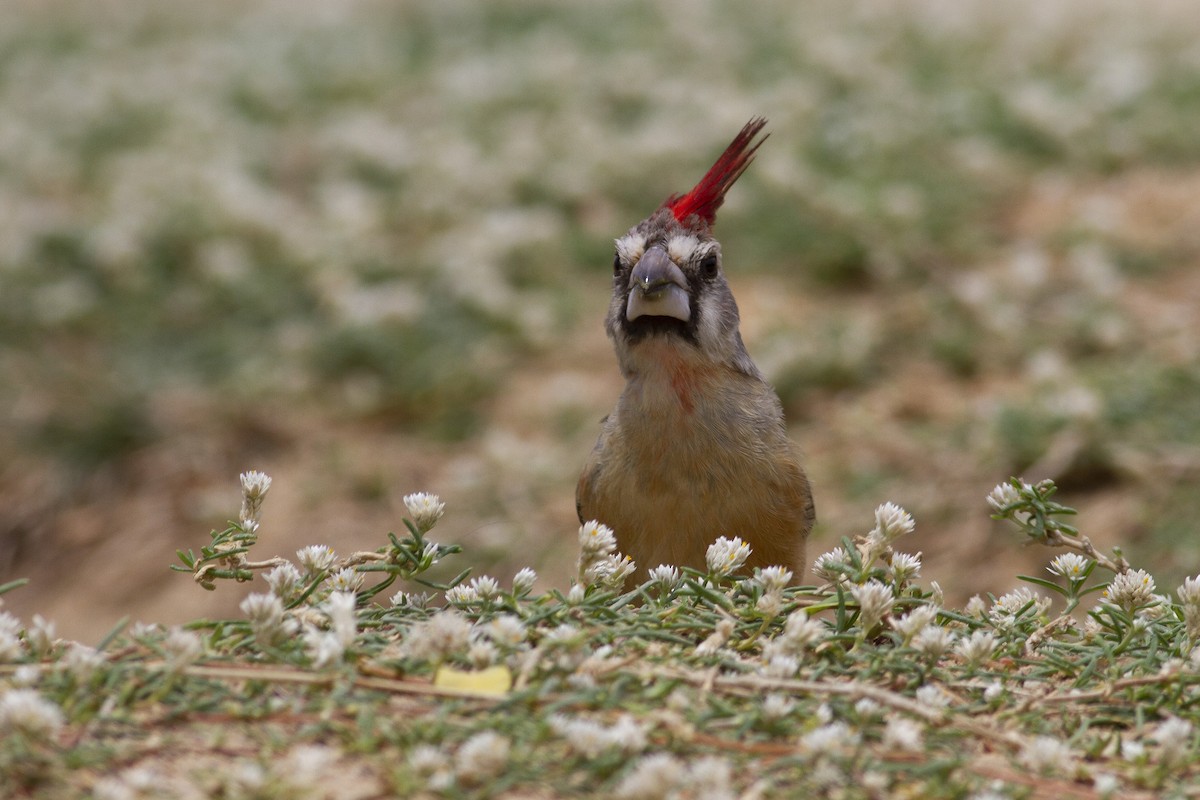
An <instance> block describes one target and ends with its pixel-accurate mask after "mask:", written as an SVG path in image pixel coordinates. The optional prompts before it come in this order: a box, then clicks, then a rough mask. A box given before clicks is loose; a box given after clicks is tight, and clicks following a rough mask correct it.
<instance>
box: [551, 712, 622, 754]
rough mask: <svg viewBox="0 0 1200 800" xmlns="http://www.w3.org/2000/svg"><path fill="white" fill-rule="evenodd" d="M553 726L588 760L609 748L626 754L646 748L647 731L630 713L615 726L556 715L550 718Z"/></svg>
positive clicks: (620, 718) (619, 719) (618, 720)
mask: <svg viewBox="0 0 1200 800" xmlns="http://www.w3.org/2000/svg"><path fill="white" fill-rule="evenodd" d="M550 727H551V728H552V729H553V730H554V732H555V733H557V734H558V735H559V736H562V737H563V738H564V739H566V740H567V744H569V745H570V746H571V749H572V750H574V751H576V752H577V753H579V754H580V755H583V756H586V757H588V758H595V757H596V756H598V755H600V754H601V753H602V752H604V751H605V750H609V749H613V750H621V751H623V752H626V753H639V752H641V751H642V750H644V749H646V728H645V726H644V725H643V724H642V723H640V722H638V721H637V720H636V719H635V718H634V717H632V716H631V715H629V714H622V715H621V716H620V717H618V718H617V721H616V722H615V723H614V724H613V725H611V726H607V725H604V724H602V723H599V722H596V721H594V720H590V719H584V718H578V717H574V718H573V717H568V716H566V715H565V714H555V715H553V716H552V717H551V718H550Z"/></svg>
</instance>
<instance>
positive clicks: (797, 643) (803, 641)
mask: <svg viewBox="0 0 1200 800" xmlns="http://www.w3.org/2000/svg"><path fill="white" fill-rule="evenodd" d="M823 638H825V625H824V624H823V623H821V622H819V621H818V620H815V619H813V618H812V617H810V616H809V615H808V614H807V613H805V612H804V611H803V610H797V611H793V612H792V613H791V614H788V618H787V622H785V623H784V624H783V633H781V634H780V635H779V636H778V637H777V638H776V639H775V641H776V642H778V643H779V644H780V645H781V646H783V647H784V648H785V649H786V650H788V651H790V652H792V653H793V654H797V655H798V654H799V653H800V652H801V651H802V650H804V649H805V648H806V647H808V646H810V645H812V644H814V643H816V642H819V641H820V640H821V639H823Z"/></svg>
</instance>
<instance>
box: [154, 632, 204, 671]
mask: <svg viewBox="0 0 1200 800" xmlns="http://www.w3.org/2000/svg"><path fill="white" fill-rule="evenodd" d="M162 647H163V652H164V654H165V655H166V657H167V669H168V670H171V671H172V672H177V671H179V670H181V669H183V668H184V667H186V666H187V665H189V664H191V663H192V662H194V661H195V660H196V659H198V658H200V656H201V655H203V654H204V642H203V641H201V639H200V637H199V636H198V635H197V634H195V633H193V632H192V631H185V630H183V629H182V628H172V629H171V632H170V633H168V634H167V638H165V639H163V643H162Z"/></svg>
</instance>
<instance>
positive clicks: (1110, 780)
mask: <svg viewBox="0 0 1200 800" xmlns="http://www.w3.org/2000/svg"><path fill="white" fill-rule="evenodd" d="M1092 788H1093V789H1095V790H1096V794H1098V795H1100V796H1101V797H1112V796H1113V795H1114V794H1116V792H1117V790H1118V789H1120V788H1121V782H1120V781H1118V780H1117V776H1116V775H1111V774H1109V773H1107V772H1094V773H1093V774H1092Z"/></svg>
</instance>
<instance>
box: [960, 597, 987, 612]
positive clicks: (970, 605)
mask: <svg viewBox="0 0 1200 800" xmlns="http://www.w3.org/2000/svg"><path fill="white" fill-rule="evenodd" d="M963 611H964V612H966V615H967V616H968V617H983V615H984V614H985V613H987V603H985V602H984V601H983V598H982V597H980V596H979V595H977V594H973V595H971V599H970V600H968V601H967V605H966V607H965V608H964V609H963Z"/></svg>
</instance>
